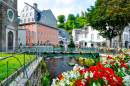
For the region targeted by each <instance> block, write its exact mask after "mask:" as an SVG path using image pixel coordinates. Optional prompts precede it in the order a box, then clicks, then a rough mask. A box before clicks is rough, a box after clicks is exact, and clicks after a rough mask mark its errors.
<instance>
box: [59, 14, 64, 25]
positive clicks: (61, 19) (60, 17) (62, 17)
mask: <svg viewBox="0 0 130 86" xmlns="http://www.w3.org/2000/svg"><path fill="white" fill-rule="evenodd" d="M58 22H60V23H64V22H65V16H64V15H59V16H58Z"/></svg>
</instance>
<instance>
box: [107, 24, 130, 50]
mask: <svg viewBox="0 0 130 86" xmlns="http://www.w3.org/2000/svg"><path fill="white" fill-rule="evenodd" d="M118 40H119V36H117V37H115V38H113V39H112V46H113V47H119V41H118ZM121 40H122V47H124V48H129V49H130V25H128V26H127V27H125V29H124V32H123V34H122V37H121ZM108 44H109V42H108Z"/></svg>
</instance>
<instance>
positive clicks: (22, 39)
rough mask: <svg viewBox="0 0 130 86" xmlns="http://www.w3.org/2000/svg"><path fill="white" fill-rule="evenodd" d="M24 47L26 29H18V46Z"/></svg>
mask: <svg viewBox="0 0 130 86" xmlns="http://www.w3.org/2000/svg"><path fill="white" fill-rule="evenodd" d="M20 43H22V45H23V46H25V45H26V29H18V44H20Z"/></svg>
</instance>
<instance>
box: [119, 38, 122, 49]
mask: <svg viewBox="0 0 130 86" xmlns="http://www.w3.org/2000/svg"><path fill="white" fill-rule="evenodd" d="M121 45H122V42H121V35H119V48H122V46H121Z"/></svg>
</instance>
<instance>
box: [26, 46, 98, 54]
mask: <svg viewBox="0 0 130 86" xmlns="http://www.w3.org/2000/svg"><path fill="white" fill-rule="evenodd" d="M24 49H25V50H26V49H33V50H35V51H38V52H52V51H55V52H60V51H65V52H69V51H71V52H73V53H79V52H80V51H81V52H84V53H90V52H91V53H99V49H98V48H80V49H77V48H67V49H65V48H64V47H63V48H62V47H49V46H44V47H24Z"/></svg>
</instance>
